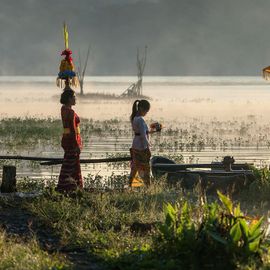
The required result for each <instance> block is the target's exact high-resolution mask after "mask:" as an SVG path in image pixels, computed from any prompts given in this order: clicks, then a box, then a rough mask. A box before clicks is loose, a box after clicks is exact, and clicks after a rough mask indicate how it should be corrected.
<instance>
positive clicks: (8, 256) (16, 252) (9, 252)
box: [0, 231, 71, 270]
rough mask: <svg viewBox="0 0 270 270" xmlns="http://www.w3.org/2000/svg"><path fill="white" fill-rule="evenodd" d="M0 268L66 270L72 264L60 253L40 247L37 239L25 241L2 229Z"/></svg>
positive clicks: (0, 233) (0, 236)
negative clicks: (9, 235)
mask: <svg viewBox="0 0 270 270" xmlns="http://www.w3.org/2000/svg"><path fill="white" fill-rule="evenodd" d="M0 258H1V264H0V269H1V270H2V269H3V270H4V269H5V270H6V269H18V270H41V269H44V270H45V269H46V270H47V269H51V270H64V269H71V264H70V263H68V262H67V260H66V259H64V258H63V257H62V256H59V254H57V253H55V254H48V253H47V252H46V251H44V250H42V249H41V248H40V247H39V244H38V243H37V241H36V240H35V239H33V240H31V241H28V242H25V241H24V242H23V241H21V240H20V239H18V238H11V237H8V236H7V235H6V233H5V232H3V231H0Z"/></svg>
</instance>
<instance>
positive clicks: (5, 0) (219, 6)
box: [0, 0, 270, 76]
mask: <svg viewBox="0 0 270 270" xmlns="http://www.w3.org/2000/svg"><path fill="white" fill-rule="evenodd" d="M0 4H1V8H0V32H1V42H0V57H1V66H0V75H56V74H57V72H58V66H59V62H60V60H61V56H60V53H61V51H62V49H63V47H64V43H63V35H62V23H63V21H66V22H67V24H68V28H69V37H70V41H69V43H70V48H71V49H72V50H73V52H74V54H73V58H74V61H75V63H76V61H77V60H78V51H79V50H80V51H81V55H82V57H83V56H85V54H86V51H87V48H88V45H89V44H90V45H91V47H92V51H91V56H90V59H89V66H88V67H89V68H88V70H87V75H92V76H95V75H112V76H113V75H136V73H137V70H136V48H137V47H140V48H141V49H143V48H144V46H145V45H147V46H148V59H147V64H146V69H145V74H146V75H164V76H165V75H180V76H181V75H260V71H261V68H262V67H264V66H267V65H270V1H269V0H0Z"/></svg>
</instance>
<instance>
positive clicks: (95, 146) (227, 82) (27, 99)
mask: <svg viewBox="0 0 270 270" xmlns="http://www.w3.org/2000/svg"><path fill="white" fill-rule="evenodd" d="M133 82H136V77H86V78H85V86H84V91H85V93H90V92H93V93H104V94H106V93H107V94H115V95H120V94H121V93H122V92H123V91H124V90H125V89H127V88H128V86H129V85H130V84H132V83H133ZM61 91H62V90H61V89H59V88H57V87H56V84H55V78H54V77H0V108H1V109H0V117H1V118H2V119H3V118H6V117H38V118H47V117H53V118H60V108H61V105H60V104H59V97H60V94H61ZM77 91H78V92H79V89H77ZM143 94H144V95H146V96H149V97H150V98H151V110H150V112H149V114H148V115H147V116H146V121H147V122H149V123H150V122H151V121H160V122H162V123H163V125H164V126H165V128H168V127H174V128H175V127H179V128H181V127H182V126H184V125H187V123H189V122H190V123H192V121H195V122H196V121H199V122H200V123H201V124H200V125H197V128H198V134H199V133H200V128H199V127H200V126H202V124H203V123H212V122H213V121H215V122H218V121H221V122H222V121H223V122H224V121H231V122H233V121H238V122H239V123H241V121H242V120H243V121H246V119H256V125H257V128H258V129H257V130H254V133H256V132H258V130H260V136H262V137H261V138H263V140H265V141H266V140H268V130H267V128H265V127H268V126H269V124H270V120H269V115H270V106H269V105H270V83H269V82H267V81H264V80H263V79H262V78H260V77H145V78H144V81H143ZM131 106H132V101H130V100H109V99H105V100H91V99H78V101H77V105H76V106H75V107H74V109H75V111H76V112H77V113H78V115H79V116H80V117H81V118H92V119H94V120H106V119H112V118H115V119H118V120H121V121H127V119H128V117H129V115H130V112H131ZM194 119H195V120H194ZM82 125H83V122H82ZM260 125H264V129H262V128H261V127H260ZM195 128H196V127H195ZM209 132H213V130H212V129H211V128H210V126H209ZM256 135H257V134H254V138H255V137H256ZM159 136H160V137H159V139H158V140H156V139H154V140H153V142H155V141H156V142H159V141H160V140H161V141H164V140H167V141H168V140H170V138H162V134H161V135H159ZM263 136H264V137H263ZM229 137H230V134H229V132H228V138H229ZM256 138H257V137H256ZM174 139H175V138H174ZM131 140H132V138H131V136H130V137H119V138H114V137H106V138H99V137H92V138H89V139H87V140H84V150H83V152H82V158H84V157H85V158H89V156H90V155H91V157H93V158H95V157H102V156H106V153H109V154H110V153H128V148H129V145H130V143H131ZM269 140H270V138H269ZM160 151H161V150H160V149H159V148H158V147H157V146H153V154H162V153H168V154H174V155H177V154H179V155H180V154H181V155H183V158H184V161H185V162H211V161H213V160H220V159H221V158H222V156H225V155H233V156H234V157H235V159H236V160H237V161H238V162H244V161H247V162H254V163H255V164H256V165H258V166H264V165H269V163H270V162H269V161H270V150H269V149H268V147H267V146H266V143H265V144H262V145H261V146H260V147H258V143H255V141H254V144H250V143H249V144H248V145H247V146H244V145H242V146H241V147H239V148H237V147H230V146H228V147H223V148H221V147H218V148H217V149H216V150H215V149H213V147H208V146H206V147H205V148H204V150H201V151H196V149H195V150H194V149H193V150H192V151H190V150H188V149H182V150H181V151H180V150H179V149H176V150H175V149H172V147H168V149H165V150H164V149H162V151H163V152H162V153H161V152H160ZM1 153H2V154H3V153H5V149H2V150H1ZM24 153H27V154H28V155H31V154H34V153H31V152H30V153H29V151H27V149H25V151H24ZM36 153H39V152H38V150H37V151H36ZM39 154H41V155H47V156H62V154H63V152H62V150H61V148H60V147H59V148H58V149H50V148H48V149H47V150H46V151H44V150H42V153H39ZM82 169H83V175H84V176H86V175H87V174H88V173H92V174H97V173H101V174H102V173H103V174H104V173H105V174H108V175H109V174H110V173H111V172H112V171H114V172H115V173H128V170H127V169H124V170H123V169H121V168H119V169H117V168H111V167H106V166H104V165H95V166H93V165H88V166H82ZM58 173H59V166H54V167H53V168H42V169H41V170H38V171H35V170H32V171H29V170H20V171H19V172H18V174H19V175H20V176H26V175H28V176H29V175H30V176H31V177H37V178H39V177H57V175H58Z"/></svg>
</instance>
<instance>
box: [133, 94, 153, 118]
mask: <svg viewBox="0 0 270 270" xmlns="http://www.w3.org/2000/svg"><path fill="white" fill-rule="evenodd" d="M142 110H143V111H145V112H148V111H149V110H150V103H149V101H147V100H146V99H141V100H139V99H137V100H135V101H134V103H133V106H132V113H131V115H130V121H131V122H132V121H133V119H134V117H135V116H136V115H137V113H138V112H140V111H142Z"/></svg>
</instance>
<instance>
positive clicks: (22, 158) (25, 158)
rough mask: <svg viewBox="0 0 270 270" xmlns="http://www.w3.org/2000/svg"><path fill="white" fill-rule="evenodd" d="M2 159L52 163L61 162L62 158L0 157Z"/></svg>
mask: <svg viewBox="0 0 270 270" xmlns="http://www.w3.org/2000/svg"><path fill="white" fill-rule="evenodd" d="M0 159H9V160H13V159H15V160H33V161H52V160H55V161H56V160H61V159H62V158H50V157H47V158H46V157H28V156H0Z"/></svg>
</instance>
